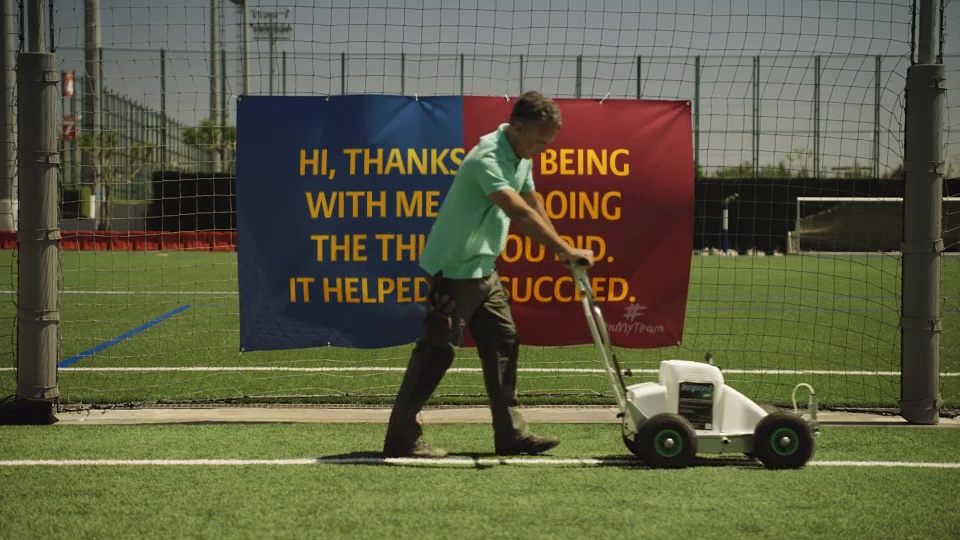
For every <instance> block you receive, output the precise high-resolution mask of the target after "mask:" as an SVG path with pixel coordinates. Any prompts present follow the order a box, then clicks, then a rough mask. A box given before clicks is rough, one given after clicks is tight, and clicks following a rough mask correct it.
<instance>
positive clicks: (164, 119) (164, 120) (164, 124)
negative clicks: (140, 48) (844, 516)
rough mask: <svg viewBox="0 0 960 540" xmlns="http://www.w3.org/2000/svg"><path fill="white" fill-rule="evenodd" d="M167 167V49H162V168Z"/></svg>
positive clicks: (163, 169) (162, 169)
mask: <svg viewBox="0 0 960 540" xmlns="http://www.w3.org/2000/svg"><path fill="white" fill-rule="evenodd" d="M166 169H167V51H165V50H163V49H160V170H161V171H165V170H166Z"/></svg>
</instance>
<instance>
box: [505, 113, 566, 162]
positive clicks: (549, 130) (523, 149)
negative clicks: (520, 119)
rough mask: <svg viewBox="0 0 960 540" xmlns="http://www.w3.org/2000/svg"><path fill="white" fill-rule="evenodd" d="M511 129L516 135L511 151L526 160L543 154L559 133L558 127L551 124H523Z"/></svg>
mask: <svg viewBox="0 0 960 540" xmlns="http://www.w3.org/2000/svg"><path fill="white" fill-rule="evenodd" d="M513 127H514V132H515V133H516V135H517V137H516V142H515V144H514V148H513V150H514V152H516V153H517V155H518V156H519V157H521V158H528V159H533V157H534V156H536V155H537V154H539V153H540V152H543V151H544V150H545V149H546V148H547V146H549V145H550V144H551V143H552V142H553V140H554V139H556V138H557V133H559V132H560V126H558V125H556V124H554V123H553V122H538V123H535V124H525V123H523V124H517V125H515V126H513Z"/></svg>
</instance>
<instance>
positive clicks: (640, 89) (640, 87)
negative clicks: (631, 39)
mask: <svg viewBox="0 0 960 540" xmlns="http://www.w3.org/2000/svg"><path fill="white" fill-rule="evenodd" d="M642 60H643V57H642V56H638V57H637V99H640V96H641V95H643V85H642V82H643V79H642V78H641V76H640V68H641V67H642V66H643V62H642Z"/></svg>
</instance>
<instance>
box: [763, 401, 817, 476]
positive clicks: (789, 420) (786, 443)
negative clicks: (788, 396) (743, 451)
mask: <svg viewBox="0 0 960 540" xmlns="http://www.w3.org/2000/svg"><path fill="white" fill-rule="evenodd" d="M753 455H754V456H756V458H757V459H759V460H760V462H761V463H763V466H764V467H766V468H768V469H799V468H800V467H803V466H804V465H805V464H806V463H807V461H809V460H810V456H812V455H813V430H811V429H810V424H808V423H807V422H806V421H805V420H804V419H802V418H800V417H799V416H797V415H795V414H791V413H787V412H774V413H770V414H768V415H767V416H765V417H764V418H763V420H760V423H759V424H757V429H755V430H754V431H753Z"/></svg>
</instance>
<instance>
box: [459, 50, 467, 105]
mask: <svg viewBox="0 0 960 540" xmlns="http://www.w3.org/2000/svg"><path fill="white" fill-rule="evenodd" d="M463 56H464V55H463V53H460V95H461V96H465V95H467V92H466V87H465V86H464V84H465V83H464V79H465V77H464V73H463V69H464V67H465V66H466V61H465V60H464V58H463Z"/></svg>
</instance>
